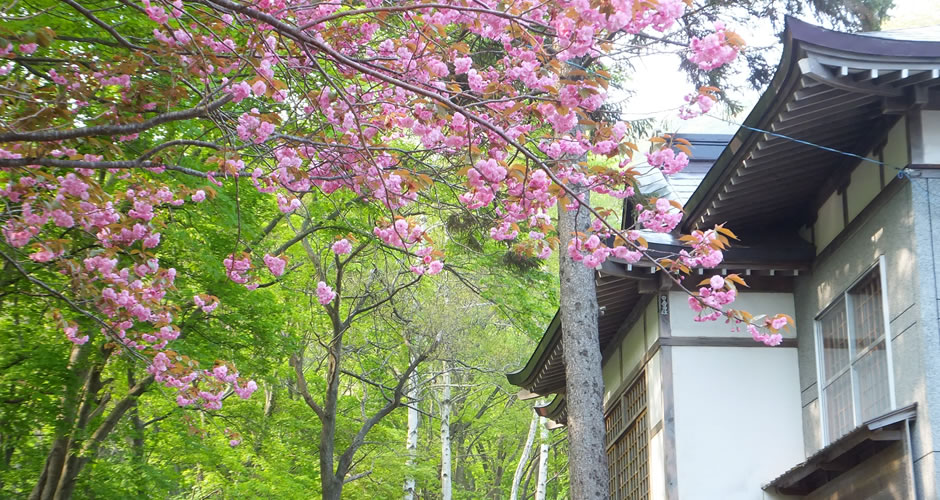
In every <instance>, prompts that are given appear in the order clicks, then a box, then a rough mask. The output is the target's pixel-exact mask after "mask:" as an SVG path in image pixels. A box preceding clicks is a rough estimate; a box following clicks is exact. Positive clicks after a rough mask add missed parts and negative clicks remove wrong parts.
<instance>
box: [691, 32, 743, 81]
mask: <svg viewBox="0 0 940 500" xmlns="http://www.w3.org/2000/svg"><path fill="white" fill-rule="evenodd" d="M731 35H733V34H732V33H731V32H729V31H727V30H725V25H724V24H723V23H720V22H718V23H715V32H714V33H712V34H710V35H708V36H706V37H705V38H702V39H699V38H692V41H691V43H690V44H689V48H690V49H691V51H692V52H691V54H689V61H691V62H692V63H694V64H696V65H698V67H699V68H701V69H703V70H705V71H711V70H713V69H717V68H720V67H721V66H724V65H725V64H728V63H729V62H731V61H733V60H734V58H736V57H737V56H738V51H739V50H740V49H739V47H740V42H738V41H737V36H736V35H735V36H731Z"/></svg>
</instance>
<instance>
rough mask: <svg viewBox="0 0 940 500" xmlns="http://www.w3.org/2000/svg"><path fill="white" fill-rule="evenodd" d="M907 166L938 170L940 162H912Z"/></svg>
mask: <svg viewBox="0 0 940 500" xmlns="http://www.w3.org/2000/svg"><path fill="white" fill-rule="evenodd" d="M907 168H913V169H916V170H936V169H940V164H936V163H912V164H910V165H908V166H907Z"/></svg>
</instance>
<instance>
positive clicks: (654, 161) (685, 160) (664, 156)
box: [646, 148, 689, 175]
mask: <svg viewBox="0 0 940 500" xmlns="http://www.w3.org/2000/svg"><path fill="white" fill-rule="evenodd" d="M646 161H647V162H648V163H649V164H650V166H651V167H656V168H658V169H660V170H662V172H663V173H664V174H666V175H673V174H677V173H679V172H681V171H682V170H683V169H684V168H685V167H687V166H689V157H688V155H686V154H685V153H683V152H679V154H676V152H675V150H674V149H672V148H660V149H657V150H656V151H653V152H652V153H646Z"/></svg>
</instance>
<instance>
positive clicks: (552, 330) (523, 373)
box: [506, 309, 561, 387]
mask: <svg viewBox="0 0 940 500" xmlns="http://www.w3.org/2000/svg"><path fill="white" fill-rule="evenodd" d="M560 327H561V309H559V310H558V311H556V312H555V316H554V317H553V318H552V322H551V323H549V324H548V328H546V329H545V333H544V334H543V335H542V339H541V340H539V343H538V345H537V346H536V347H535V351H534V352H533V353H532V356H531V357H529V361H527V362H526V364H525V366H523V367H522V369H521V370H519V371H517V372H513V373H507V374H506V379H507V380H509V383H510V384H512V385H515V386H517V387H528V386H530V385H531V384H532V382H533V380H534V378H535V375H536V373H537V372H538V370H537V368H538V367H539V366H541V365H542V364H543V363H544V362H545V359H544V358H546V357H547V356H548V355H549V354H551V352H552V347H553V346H554V344H555V343H556V342H557V341H558V330H559V328H560Z"/></svg>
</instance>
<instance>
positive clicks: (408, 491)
mask: <svg viewBox="0 0 940 500" xmlns="http://www.w3.org/2000/svg"><path fill="white" fill-rule="evenodd" d="M406 398H407V400H408V401H409V406H408V436H407V437H406V438H405V453H406V454H407V455H408V461H407V464H408V469H409V471H411V469H412V468H413V467H414V464H415V454H416V453H417V451H418V422H419V418H418V409H417V404H418V403H417V400H418V370H415V371H414V372H412V374H411V377H409V381H408V392H407V394H406ZM414 498H415V479H414V476H409V477H407V478H405V500H414Z"/></svg>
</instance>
